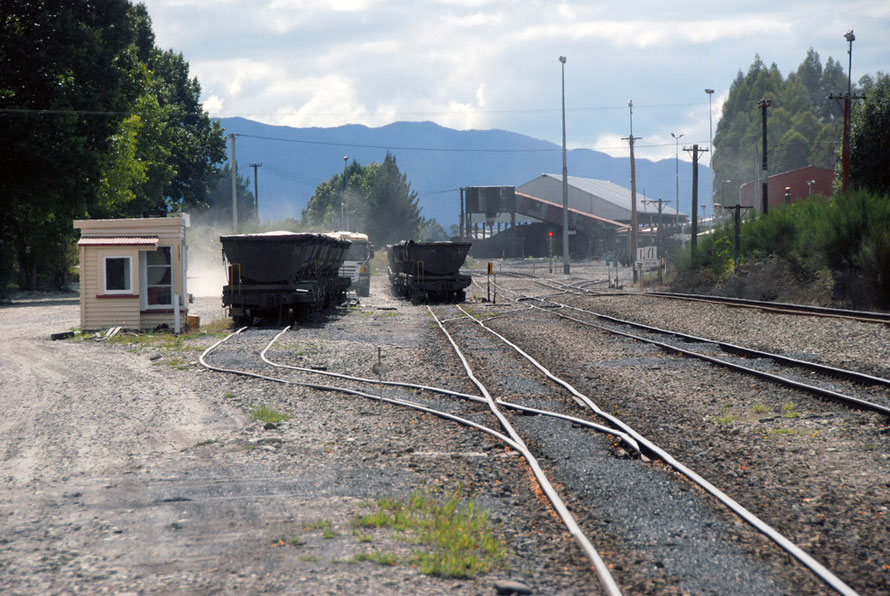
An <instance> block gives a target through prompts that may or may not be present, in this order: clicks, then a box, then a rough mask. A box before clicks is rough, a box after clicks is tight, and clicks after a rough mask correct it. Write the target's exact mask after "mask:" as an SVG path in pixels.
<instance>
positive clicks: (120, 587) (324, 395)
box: [0, 278, 597, 594]
mask: <svg viewBox="0 0 890 596" xmlns="http://www.w3.org/2000/svg"><path fill="white" fill-rule="evenodd" d="M382 281H383V280H381V279H380V278H375V288H374V294H373V295H372V297H371V298H369V299H363V303H364V304H363V305H362V306H353V307H351V308H345V307H341V308H339V309H336V310H335V311H333V312H332V313H331V314H329V315H326V316H324V317H322V318H318V319H313V320H310V321H309V322H307V323H306V326H305V328H306V329H309V330H312V333H313V335H314V338H315V339H313V342H314V344H315V345H317V346H318V350H317V352H318V353H317V354H316V356H314V357H317V359H316V360H313V362H314V363H315V364H318V365H320V364H321V363H322V362H324V363H325V364H326V366H329V367H331V369H333V368H334V367H336V366H337V365H338V360H337V359H338V358H342V357H343V356H344V354H343V352H342V350H343V349H344V347H345V346H347V345H351V346H353V347H357V349H361V350H363V352H364V353H365V354H367V355H368V356H369V357H375V356H376V346H383V347H384V349H385V350H386V352H385V353H386V357H387V358H389V357H394V355H395V352H401V353H404V354H409V355H411V358H412V360H413V361H414V362H415V363H418V365H419V366H424V362H425V361H435V360H436V357H435V355H436V353H437V352H438V351H439V350H440V349H441V345H440V344H439V343H437V342H438V341H439V340H438V339H436V338H434V337H431V334H430V333H429V332H430V330H431V327H430V324H431V323H430V321H429V319H428V318H427V316H426V314H425V311H424V310H423V309H422V308H420V307H410V308H408V309H406V310H405V311H404V312H402V311H401V310H400V311H399V312H398V313H397V312H396V311H395V310H393V309H395V308H396V306H397V304H398V303H396V302H394V301H393V300H392V299H391V298H389V297H388V295H387V294H386V292H385V291H384V290H383V288H382ZM378 286H380V287H378ZM217 304H218V299H209V300H203V299H199V300H198V303H197V304H196V305H194V307H193V309H192V313H193V314H199V315H200V316H201V318H202V323H206V322H208V321H209V320H212V319H214V318H218V317H220V316H221V315H222V313H221V311H220V309H219V308H217V306H216V305H217ZM393 323H397V325H398V329H399V332H398V333H397V334H395V335H394V334H393ZM77 324H78V303H77V298H76V297H73V296H57V297H54V298H53V299H45V298H40V297H37V296H30V297H24V298H23V299H21V300H18V301H17V302H16V303H14V304H13V305H12V306H5V307H2V308H0V367H2V369H3V370H4V374H3V376H2V380H0V407H2V411H3V412H4V416H3V417H2V419H0V436H2V443H0V447H2V451H0V453H2V455H0V462H2V470H3V472H2V479H3V482H2V484H0V543H2V548H0V586H2V587H3V590H2V591H3V592H5V593H13V594H36V593H41V594H42V593H77V592H88V593H99V592H134V593H136V592H165V593H166V592H176V593H211V592H213V593H216V592H219V591H223V592H234V591H239V592H247V593H282V592H285V593H307V592H312V593H319V594H339V593H343V592H357V593H367V594H370V593H374V594H379V593H383V594H386V593H390V594H396V593H399V594H401V593H430V594H433V593H449V594H480V593H495V582H498V581H503V580H508V579H519V580H522V581H523V582H525V583H526V584H528V585H530V586H532V588H533V589H534V590H535V591H536V592H539V593H592V592H596V590H597V585H596V580H595V578H594V577H593V575H592V573H591V572H590V571H589V567H588V565H587V563H586V562H585V561H584V560H583V558H582V557H580V556H579V553H578V551H577V549H576V547H575V545H574V543H573V542H572V541H571V540H570V539H568V538H567V537H566V535H565V533H564V532H563V531H562V529H561V526H560V525H559V524H558V522H556V521H555V520H554V519H553V518H552V517H551V515H550V513H549V512H548V511H547V510H546V508H544V507H542V506H541V503H540V502H539V501H538V499H537V497H536V496H535V495H534V494H533V493H532V492H531V491H529V490H528V488H527V486H528V482H529V480H528V477H527V474H526V471H525V468H524V467H523V466H522V464H521V463H520V462H519V461H518V458H517V457H516V456H515V454H510V453H507V452H506V451H505V450H504V449H503V448H502V447H500V446H499V445H498V444H497V443H496V442H494V441H492V440H486V439H483V438H482V437H481V436H480V435H479V434H478V433H475V432H472V431H469V430H464V429H461V428H459V427H456V426H452V427H446V428H447V432H443V425H442V422H441V421H440V420H439V419H436V418H433V417H430V416H426V415H418V414H417V413H411V412H406V411H402V410H398V409H394V408H390V407H381V405H380V404H378V403H374V402H369V401H367V400H362V399H360V398H354V397H348V396H343V395H338V394H332V393H328V392H319V391H312V390H307V389H301V388H295V387H289V386H282V385H280V384H275V383H269V382H256V381H252V380H249V379H242V378H238V377H232V376H229V375H223V374H218V373H213V372H210V371H207V370H205V369H203V368H201V367H199V366H198V365H197V363H196V362H195V361H196V360H197V354H198V353H197V352H194V351H191V352H187V353H185V354H184V357H185V359H186V360H187V362H186V364H185V365H182V363H181V361H180V358H181V356H182V355H180V357H177V359H172V360H171V359H169V358H168V356H167V355H166V354H165V355H164V356H163V357H161V358H158V356H159V355H160V354H159V352H158V350H153V349H134V348H132V347H129V346H126V345H112V344H107V343H98V342H95V341H91V340H87V341H79V340H67V341H50V339H49V335H50V334H51V333H53V332H57V331H65V330H67V329H70V328H74V327H76V326H77ZM257 333H258V334H260V335H266V336H268V337H270V338H271V334H272V330H271V329H270V330H257ZM215 339H216V337H210V336H208V337H207V338H206V339H204V340H201V341H200V342H199V343H200V344H201V345H202V346H203V347H207V346H209V345H210V344H211V343H212V342H213V341H215ZM255 356H256V355H255V354H254V355H253V360H256V358H255ZM224 357H225V355H223V358H224ZM165 363H166V364H171V365H170V366H168V365H165ZM341 363H343V362H342V361H341ZM351 365H352V366H359V365H361V367H362V368H365V369H367V368H368V367H370V360H369V361H368V363H367V364H361V363H359V362H352V363H351ZM347 368H348V366H347ZM440 372H441V371H440ZM267 374H268V371H267ZM436 374H437V371H436V365H435V364H433V365H432V368H430V369H427V370H426V371H424V370H420V371H419V376H420V377H424V376H425V377H426V380H428V381H430V382H432V381H433V380H434V379H435V375H436ZM450 374H452V373H446V377H447V376H448V375H450ZM440 380H441V379H440ZM258 404H268V405H270V406H273V407H276V408H278V409H279V410H284V411H288V412H289V413H290V414H292V416H293V417H292V418H291V419H290V420H287V421H285V422H282V423H281V424H279V425H277V427H275V428H265V427H264V424H263V423H262V422H257V421H254V420H251V419H250V417H249V416H248V412H249V410H250V409H251V408H252V407H254V406H255V405H258ZM423 487H427V488H430V489H439V490H442V491H452V490H455V489H457V488H458V487H461V489H462V491H463V494H464V496H465V500H467V499H473V500H476V501H478V502H479V504H480V505H482V506H484V507H485V508H486V509H487V510H488V511H489V512H490V515H491V520H492V523H493V525H494V527H496V528H497V532H498V534H499V535H500V536H501V537H502V538H504V539H505V540H507V542H508V557H507V561H506V562H505V564H504V565H503V566H502V567H500V568H497V569H496V570H494V571H493V572H491V573H489V574H484V575H481V576H478V577H476V578H474V579H448V578H440V577H433V576H428V575H424V574H422V573H421V572H420V570H419V569H418V568H417V567H416V566H413V565H410V564H407V563H402V564H398V565H395V566H383V565H379V564H376V563H373V562H354V560H355V558H356V554H358V553H361V552H364V551H371V550H375V549H380V550H387V549H389V550H390V551H392V552H395V553H398V554H399V555H401V556H403V558H404V559H403V560H406V561H407V560H408V559H410V555H411V552H412V550H413V549H414V547H412V546H411V545H410V544H405V543H404V542H403V541H399V540H396V539H395V537H393V536H386V535H381V536H375V537H374V541H373V542H372V543H371V544H363V543H362V541H359V540H358V539H357V538H356V536H355V535H354V534H353V531H352V529H351V526H350V523H351V521H352V519H353V518H354V517H356V516H358V515H362V514H367V513H369V511H368V506H369V505H368V503H369V502H373V499H375V498H380V497H394V498H402V497H405V496H407V495H409V494H410V493H411V492H412V491H414V490H417V489H419V488H423ZM325 525H326V526H327V527H329V528H330V531H329V532H328V533H327V534H326V535H324V534H325V533H324V532H323V531H322V530H319V529H318V528H319V527H321V526H325ZM530 528H534V529H533V530H530Z"/></svg>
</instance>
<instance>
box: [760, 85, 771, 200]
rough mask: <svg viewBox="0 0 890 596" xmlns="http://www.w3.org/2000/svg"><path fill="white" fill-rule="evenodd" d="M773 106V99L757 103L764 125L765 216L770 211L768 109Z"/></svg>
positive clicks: (763, 198)
mask: <svg viewBox="0 0 890 596" xmlns="http://www.w3.org/2000/svg"><path fill="white" fill-rule="evenodd" d="M772 104H773V102H772V100H771V99H761V100H760V101H759V102H757V107H758V108H760V114H761V121H762V123H763V164H762V165H761V167H760V169H761V170H762V172H763V179H762V180H761V184H762V187H761V188H762V189H763V190H762V191H761V193H760V195H761V196H760V201H761V205H762V206H763V208H762V209H761V211H762V213H763V215H766V213H767V211H768V210H769V171H768V169H767V163H766V162H767V160H766V157H767V156H766V109H767V108H768V107H770V106H771V105H772Z"/></svg>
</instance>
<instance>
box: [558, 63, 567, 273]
mask: <svg viewBox="0 0 890 596" xmlns="http://www.w3.org/2000/svg"><path fill="white" fill-rule="evenodd" d="M559 62H560V64H561V67H560V68H561V69H562V272H563V273H565V274H566V275H568V274H569V170H568V168H567V167H566V57H565V56H560V57H559Z"/></svg>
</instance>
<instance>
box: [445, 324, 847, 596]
mask: <svg viewBox="0 0 890 596" xmlns="http://www.w3.org/2000/svg"><path fill="white" fill-rule="evenodd" d="M457 308H461V307H460V306H457ZM535 308H538V307H535ZM461 310H463V309H461ZM541 310H543V311H544V312H547V311H546V310H545V309H541ZM464 312H465V314H467V316H468V317H469V318H470V319H471V320H472V321H474V322H475V323H477V324H478V325H480V326H481V327H482V328H483V329H485V330H486V331H488V332H489V333H491V334H493V335H494V336H496V337H498V338H499V339H500V340H501V341H502V342H504V343H505V344H507V345H508V346H510V347H511V348H513V349H514V350H515V351H516V352H517V353H518V354H520V355H522V356H523V357H524V358H525V359H527V360H528V361H529V362H530V363H531V364H532V365H533V366H534V367H535V368H537V369H538V370H539V371H541V372H542V373H543V374H544V375H545V376H546V377H547V378H549V379H550V380H552V381H553V382H555V383H557V384H558V385H561V386H562V387H564V388H565V389H566V390H568V391H569V392H570V393H572V394H574V395H576V396H578V397H579V398H581V399H583V400H584V401H587V402H590V403H591V404H593V402H592V401H591V400H590V398H588V397H587V396H586V395H584V394H582V393H581V392H579V391H578V390H577V389H575V388H574V387H573V386H572V385H571V384H569V383H568V381H565V380H563V379H561V378H559V377H557V376H556V375H554V374H553V373H552V372H550V371H549V370H547V369H546V368H545V367H544V366H543V365H542V364H541V363H540V362H538V361H537V360H536V359H534V358H533V357H532V356H530V355H529V354H527V353H526V352H525V351H523V350H522V348H520V347H519V346H518V345H516V344H515V343H513V342H511V341H510V340H508V339H507V338H506V337H504V336H503V335H501V334H500V333H498V332H497V331H495V330H494V329H491V328H490V327H488V326H487V325H485V324H484V323H482V322H481V321H478V320H476V319H474V318H473V317H470V315H469V314H468V313H466V311H464ZM593 407H595V410H594V411H596V412H598V413H599V412H602V410H601V409H600V408H599V407H597V406H595V405H594V406H593ZM609 418H610V420H612V421H615V422H617V424H618V425H619V427H620V428H621V429H622V430H623V431H624V432H626V433H628V434H629V435H631V436H632V437H633V438H635V439H636V440H637V442H638V443H639V444H640V445H641V446H643V447H644V448H645V449H647V450H648V451H649V452H650V453H652V454H653V455H655V456H656V457H657V458H658V459H661V460H662V461H663V462H664V463H665V464H667V465H669V466H670V467H672V468H673V469H675V470H676V471H677V472H679V473H680V474H683V475H684V476H686V477H687V478H689V479H690V480H691V481H693V482H694V483H696V484H697V485H699V486H700V487H701V488H702V489H704V490H705V491H706V492H708V493H709V494H710V495H712V496H713V497H715V498H716V499H717V500H719V501H720V502H721V503H723V504H724V505H725V506H726V507H728V508H729V509H730V510H731V511H733V512H734V513H736V514H737V515H738V516H739V517H741V518H742V519H743V520H744V521H745V522H747V523H748V524H749V525H751V526H752V527H754V528H755V529H757V530H758V531H759V532H761V533H762V534H763V535H764V536H766V537H767V538H769V539H770V540H772V541H773V542H774V543H776V545H778V546H779V547H780V548H782V549H783V550H785V551H786V552H787V553H789V554H790V555H791V556H793V557H794V558H796V559H797V560H798V561H800V562H801V563H802V564H803V565H804V566H806V567H807V568H808V569H809V570H810V571H812V572H813V573H814V574H815V575H816V576H817V577H819V579H821V580H822V581H823V582H825V584H827V585H828V586H830V587H831V588H833V589H834V590H835V591H837V592H838V593H840V594H844V595H845V596H853V595H855V594H857V593H856V591H855V590H853V589H852V588H851V587H850V586H848V585H847V584H846V583H844V582H843V581H842V580H841V579H840V578H838V577H837V576H836V575H834V574H833V573H832V572H831V571H829V570H828V569H827V568H826V567H824V566H823V565H822V564H821V563H819V562H818V561H816V560H815V559H814V558H813V557H811V556H810V555H809V554H807V553H806V552H805V551H804V550H803V549H801V548H800V547H798V546H797V545H796V544H794V543H793V542H791V541H790V540H788V539H787V538H786V537H785V536H783V535H782V534H780V533H779V532H778V531H776V530H775V529H774V528H773V527H772V526H770V525H769V524H767V523H766V522H764V521H763V520H761V519H760V518H759V517H757V516H756V515H754V514H753V513H752V512H750V511H748V509H747V508H745V507H744V506H742V505H741V504H740V503H738V502H737V501H735V500H734V499H732V498H731V497H730V496H729V495H727V494H725V493H724V492H723V491H721V490H720V489H718V488H717V487H716V486H714V485H713V484H711V483H710V482H708V481H707V480H705V479H704V478H703V477H702V476H700V475H699V474H698V473H697V472H695V471H693V470H692V469H691V468H688V467H686V466H685V465H684V464H682V463H680V462H679V461H678V460H677V459H675V458H674V457H673V456H672V455H671V454H670V453H668V452H667V451H665V450H663V449H662V448H661V447H658V446H657V445H656V444H655V443H653V442H652V441H650V440H649V439H647V438H646V437H644V436H643V435H641V434H640V433H639V432H637V431H636V430H634V429H633V428H632V427H631V426H630V425H628V424H626V423H625V422H623V421H621V420H620V419H617V418H615V417H614V416H611V415H609Z"/></svg>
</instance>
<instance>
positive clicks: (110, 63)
mask: <svg viewBox="0 0 890 596" xmlns="http://www.w3.org/2000/svg"><path fill="white" fill-rule="evenodd" d="M199 96H200V86H199V85H198V82H197V81H196V80H194V79H189V77H188V64H187V63H186V62H185V61H184V60H183V59H182V56H181V55H179V54H174V53H173V52H163V51H160V50H159V49H157V48H156V47H155V45H154V34H153V33H152V31H151V21H150V19H149V17H148V13H147V10H146V8H145V6H144V5H141V4H139V5H136V6H133V5H132V4H131V2H130V1H129V0H81V1H78V2H70V1H65V0H7V1H5V2H4V3H3V4H2V9H0V137H2V138H3V139H6V140H7V146H6V150H5V151H3V152H0V171H3V172H4V174H5V179H4V183H5V188H4V194H5V197H4V198H5V199H6V201H5V205H6V207H7V209H6V217H5V218H3V220H2V221H0V239H2V240H0V253H2V254H0V257H4V256H14V258H0V262H2V265H0V286H3V285H4V284H5V283H6V282H8V281H9V279H10V278H11V277H12V276H13V275H14V274H15V273H16V272H18V274H19V285H20V286H21V287H24V288H32V289H33V288H35V287H36V286H37V285H38V283H39V282H42V283H47V284H52V285H63V284H64V283H65V276H66V273H67V270H68V264H69V260H70V254H71V252H70V251H69V250H68V247H69V246H70V245H71V243H72V241H73V239H74V236H75V234H74V230H73V228H72V225H71V222H72V220H73V219H76V218H79V217H96V216H100V217H120V216H133V215H140V214H141V212H142V211H143V210H144V209H145V208H147V207H155V206H158V205H164V206H166V207H167V208H169V209H171V210H174V211H175V210H179V209H181V208H183V207H192V206H195V205H201V204H203V203H204V202H205V198H206V195H207V192H208V188H209V183H210V181H211V177H212V175H213V174H214V172H215V165H216V164H218V163H219V162H221V161H222V160H223V159H224V158H225V143H224V139H223V136H222V131H221V129H220V128H219V125H218V124H217V123H211V122H210V120H209V117H208V116H207V114H206V113H204V112H203V110H202V108H201V106H200V104H199V101H198V100H199ZM7 173H8V174H7Z"/></svg>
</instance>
